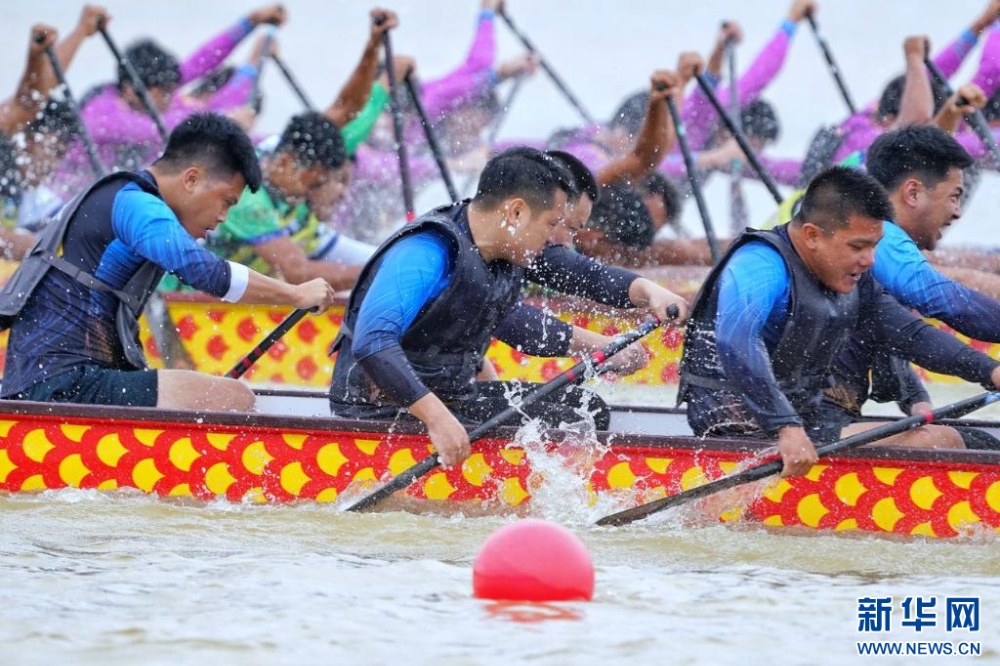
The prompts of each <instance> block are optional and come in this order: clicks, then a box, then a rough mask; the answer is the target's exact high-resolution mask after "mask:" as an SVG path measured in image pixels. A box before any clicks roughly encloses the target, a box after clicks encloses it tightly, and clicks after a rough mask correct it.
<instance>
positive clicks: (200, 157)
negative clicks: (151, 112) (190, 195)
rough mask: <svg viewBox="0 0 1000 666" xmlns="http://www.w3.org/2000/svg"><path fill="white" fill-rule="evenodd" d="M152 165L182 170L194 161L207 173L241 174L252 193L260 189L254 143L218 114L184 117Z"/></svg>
mask: <svg viewBox="0 0 1000 666" xmlns="http://www.w3.org/2000/svg"><path fill="white" fill-rule="evenodd" d="M155 164H157V165H160V166H161V167H163V168H165V169H171V170H182V169H186V168H188V167H189V166H194V165H196V164H198V165H201V166H202V167H203V168H204V169H205V170H206V171H207V172H208V173H209V174H210V175H212V176H217V177H223V178H227V177H231V176H232V175H233V174H237V173H238V174H240V175H242V176H243V179H244V180H245V181H246V184H247V187H249V188H250V191H251V192H256V191H257V190H258V189H259V188H260V182H261V173H260V163H259V162H258V161H257V152H256V151H255V150H254V147H253V142H251V141H250V137H248V136H247V135H246V132H244V131H243V129H242V128H241V127H240V126H239V125H237V124H236V122H235V121H233V120H231V119H229V118H226V117H225V116H221V115H219V114H217V113H196V114H193V115H191V116H188V117H187V118H185V119H184V120H183V121H182V122H181V123H180V124H179V125H178V126H177V127H175V128H174V131H173V132H171V133H170V137H169V138H168V139H167V147H166V148H165V149H164V151H163V155H161V156H160V158H159V159H158V160H156V162H155Z"/></svg>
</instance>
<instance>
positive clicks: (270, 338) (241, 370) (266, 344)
mask: <svg viewBox="0 0 1000 666" xmlns="http://www.w3.org/2000/svg"><path fill="white" fill-rule="evenodd" d="M316 311H317V309H316V308H312V309H310V310H293V311H292V314H290V315H288V316H287V317H285V318H284V319H283V320H281V323H280V324H278V325H277V326H275V327H274V330H273V331H271V332H270V333H268V334H267V336H265V337H264V339H263V340H261V341H260V342H258V343H257V346H256V347H254V348H253V349H251V350H250V351H249V352H248V353H247V355H246V356H244V357H243V358H241V359H240V360H239V361H237V362H236V365H234V366H233V369H232V370H230V371H229V372H227V373H226V377H231V378H233V379H239V378H240V377H242V376H243V375H244V374H245V373H246V371H247V370H249V369H250V366H251V365H253V364H254V363H255V362H256V361H257V359H259V358H260V357H261V356H263V355H264V354H266V353H267V350H268V349H270V348H271V347H273V346H274V343H275V342H277V341H278V340H280V339H281V338H282V337H283V336H284V335H285V333H287V332H288V331H290V330H292V328H293V327H294V326H295V325H296V324H298V323H299V322H300V321H301V320H302V318H303V317H305V316H306V315H307V314H309V313H310V312H316Z"/></svg>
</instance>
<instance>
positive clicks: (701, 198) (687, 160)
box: [667, 97, 721, 263]
mask: <svg viewBox="0 0 1000 666" xmlns="http://www.w3.org/2000/svg"><path fill="white" fill-rule="evenodd" d="M716 101H718V100H716ZM667 109H668V110H669V111H670V118H671V119H672V120H673V121H674V130H675V133H676V134H677V143H678V144H679V145H680V147H681V155H683V156H684V170H685V171H687V177H688V182H689V183H690V184H691V191H692V192H694V200H695V203H697V204H698V212H699V213H700V214H701V223H702V225H703V226H704V227H705V239H706V240H707V241H708V249H709V251H710V252H711V253H712V263H716V262H718V261H719V257H720V256H721V253H720V252H719V240H718V239H717V238H716V237H715V226H714V225H713V224H712V216H711V214H710V213H709V212H708V204H707V203H705V193H704V192H702V191H701V179H700V178H699V177H698V167H697V165H696V164H695V163H694V157H693V156H692V154H691V146H689V145H688V140H687V130H685V129H684V121H683V120H681V113H680V111H678V110H677V102H675V101H674V98H673V97H668V98H667Z"/></svg>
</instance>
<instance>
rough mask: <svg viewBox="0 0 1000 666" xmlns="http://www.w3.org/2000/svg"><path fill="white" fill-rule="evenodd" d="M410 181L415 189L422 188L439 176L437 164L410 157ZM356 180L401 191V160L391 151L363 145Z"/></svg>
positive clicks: (355, 170)
mask: <svg viewBox="0 0 1000 666" xmlns="http://www.w3.org/2000/svg"><path fill="white" fill-rule="evenodd" d="M407 158H408V159H407V162H408V165H409V167H410V180H411V181H412V184H413V186H414V188H416V187H420V186H422V185H424V184H426V183H428V182H430V181H432V180H434V178H435V177H437V175H438V171H437V164H436V163H435V162H434V160H432V159H427V158H423V157H419V156H414V155H408V156H407ZM352 177H353V178H354V180H357V181H362V180H368V181H375V182H379V183H384V184H385V186H386V187H387V188H393V189H392V190H391V191H396V190H398V189H399V177H400V176H399V158H398V156H397V155H396V153H395V152H393V151H390V150H376V149H375V148H372V147H370V146H366V145H364V144H362V145H361V146H359V147H358V152H357V155H356V156H355V162H354V174H353V176H352Z"/></svg>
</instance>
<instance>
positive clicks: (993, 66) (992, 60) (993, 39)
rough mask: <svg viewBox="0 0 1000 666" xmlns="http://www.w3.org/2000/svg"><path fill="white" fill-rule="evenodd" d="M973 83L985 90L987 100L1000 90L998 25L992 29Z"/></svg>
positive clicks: (999, 37)
mask: <svg viewBox="0 0 1000 666" xmlns="http://www.w3.org/2000/svg"><path fill="white" fill-rule="evenodd" d="M972 82H973V83H975V84H976V85H978V86H979V87H980V88H982V89H983V92H984V93H986V97H987V99H989V98H990V97H992V96H993V94H994V93H995V92H996V91H997V90H998V89H1000V27H998V26H997V25H996V24H994V25H993V27H991V28H990V32H989V36H988V37H987V38H986V43H985V44H984V45H983V54H982V56H980V58H979V69H978V70H976V75H975V76H974V77H972Z"/></svg>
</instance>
